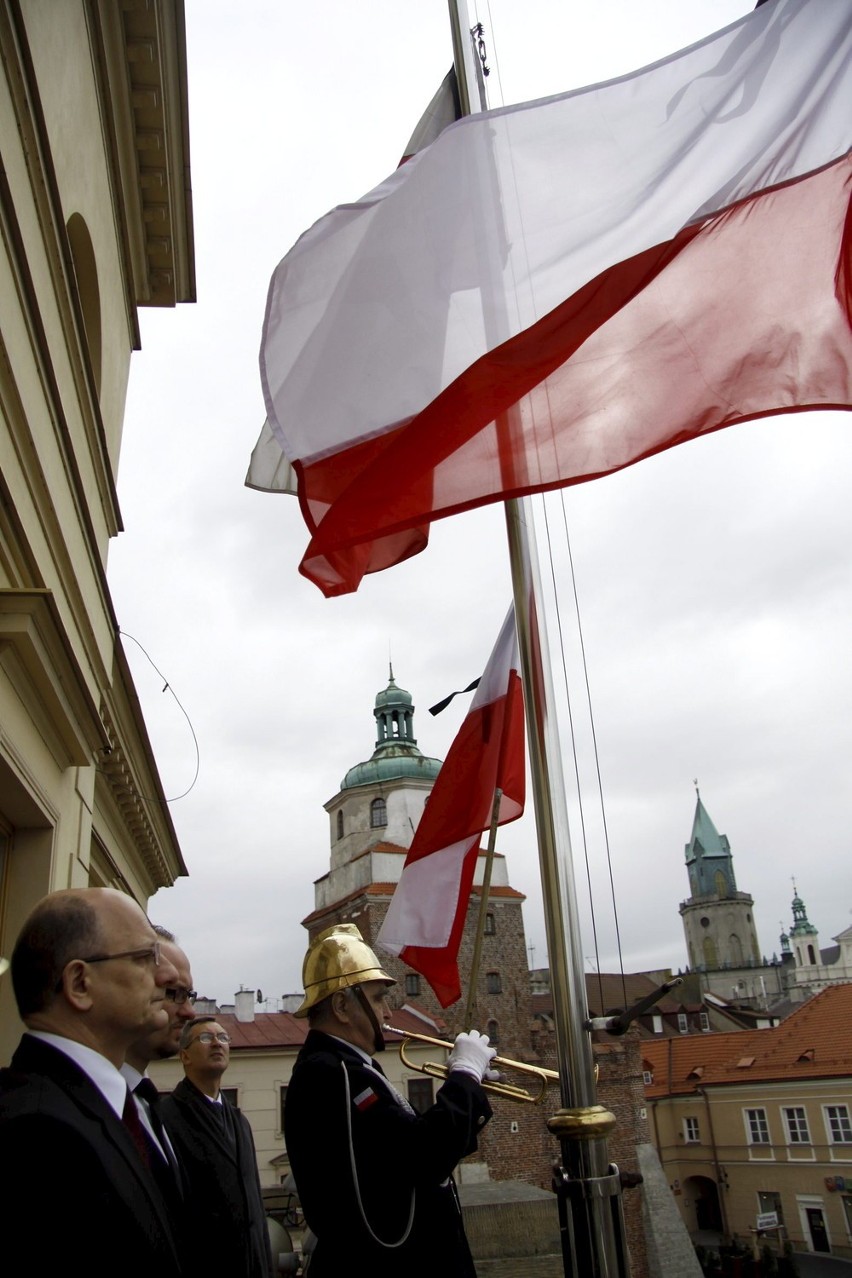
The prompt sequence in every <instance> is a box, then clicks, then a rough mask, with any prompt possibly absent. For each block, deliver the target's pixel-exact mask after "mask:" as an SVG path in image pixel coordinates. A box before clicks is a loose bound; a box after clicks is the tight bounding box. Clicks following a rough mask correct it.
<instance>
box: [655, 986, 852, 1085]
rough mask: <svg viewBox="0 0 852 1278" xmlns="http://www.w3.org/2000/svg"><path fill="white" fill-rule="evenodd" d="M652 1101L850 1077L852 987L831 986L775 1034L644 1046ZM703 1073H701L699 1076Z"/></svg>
mask: <svg viewBox="0 0 852 1278" xmlns="http://www.w3.org/2000/svg"><path fill="white" fill-rule="evenodd" d="M642 1059H643V1068H644V1069H649V1070H650V1071H651V1073H652V1074H653V1077H654V1081H653V1083H651V1084H649V1085H648V1086H646V1088H645V1094H646V1096H648V1097H649V1099H651V1098H654V1097H657V1096H672V1095H681V1094H687V1093H690V1092H694V1091H695V1089H696V1088H697V1087H698V1086H702V1087H706V1086H710V1085H716V1084H726V1083H727V1084H730V1083H742V1082H745V1081H749V1082H752V1081H756V1080H761V1081H768V1080H770V1079H785V1080H787V1079H795V1078H807V1079H811V1078H837V1077H846V1076H849V1075H850V1074H852V984H848V983H847V984H842V985H830V986H828V988H827V989H824V990H822V991H821V993H819V994H816V995H815V996H814V997H813V998H811V999H808V1001H807V1002H806V1003H803V1004H802V1005H801V1007H798V1008H797V1009H796V1011H795V1012H793V1013H792V1014H791V1015H790V1016H788V1017H787V1019H786V1020H785V1021H782V1023H781V1024H780V1025H776V1026H775V1028H774V1029H763V1030H737V1031H735V1032H733V1033H730V1034H684V1035H682V1036H680V1037H678V1038H671V1039H666V1040H664V1041H662V1042H660V1041H659V1040H656V1041H653V1040H649V1041H644V1042H643V1043H642ZM699 1071H700V1073H699Z"/></svg>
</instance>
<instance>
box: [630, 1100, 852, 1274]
mask: <svg viewBox="0 0 852 1278" xmlns="http://www.w3.org/2000/svg"><path fill="white" fill-rule="evenodd" d="M706 1096H707V1100H705V1098H704V1097H703V1096H701V1095H700V1094H694V1095H692V1096H688V1097H671V1098H667V1099H665V1100H658V1101H651V1102H650V1104H649V1118H650V1119H651V1126H652V1133H653V1135H654V1140H655V1143H656V1144H657V1148H658V1151H659V1154H660V1160H661V1162H662V1164H663V1168H664V1170H665V1173H666V1176H667V1178H668V1181H669V1185H670V1186H672V1187H673V1189H674V1192H675V1197H676V1201H677V1203H678V1206H679V1208H680V1211H681V1214H682V1216H683V1218H684V1222H685V1224H686V1226H687V1228H688V1229H689V1230H691V1231H693V1232H694V1231H695V1230H696V1228H697V1219H696V1209H695V1198H696V1193H695V1181H694V1178H695V1177H706V1178H707V1179H709V1180H711V1181H713V1182H714V1183H718V1182H719V1180H720V1179H721V1182H722V1185H723V1186H724V1185H725V1183H726V1182H727V1188H722V1189H721V1191H720V1197H721V1199H722V1205H723V1211H724V1215H725V1218H726V1223H727V1229H728V1232H730V1233H736V1234H738V1235H739V1236H740V1237H741V1238H744V1239H749V1238H750V1237H751V1235H750V1233H749V1230H750V1228H753V1227H754V1226H755V1224H756V1217H757V1212H758V1210H759V1200H758V1194H759V1192H761V1191H763V1192H775V1193H778V1194H780V1195H781V1202H782V1209H783V1215H784V1224H785V1226H786V1229H787V1232H788V1235H789V1237H790V1239H791V1240H792V1241H793V1243H794V1245H795V1246H796V1247H797V1248H798V1249H800V1250H803V1251H807V1250H810V1249H811V1240H810V1238H809V1236H808V1235H807V1232H806V1226H805V1222H804V1221H803V1219H802V1205H803V1200H805V1199H807V1200H809V1205H811V1206H816V1205H819V1206H820V1207H821V1209H822V1211H823V1215H824V1219H825V1223H826V1228H827V1230H828V1234H829V1239H830V1243H831V1249H832V1252H833V1253H834V1254H836V1255H839V1256H847V1257H852V1231H850V1227H849V1226H850V1219H852V1217H850V1216H849V1215H847V1213H846V1211H845V1209H844V1205H843V1201H842V1199H843V1193H842V1192H841V1191H838V1190H831V1189H829V1188H828V1187H827V1185H826V1178H831V1177H837V1176H841V1177H844V1179H845V1180H846V1182H847V1184H848V1185H849V1192H852V1144H847V1145H832V1144H831V1142H830V1141H829V1136H828V1125H827V1120H826V1117H825V1106H826V1105H846V1106H848V1108H849V1112H850V1114H852V1077H847V1078H842V1079H825V1080H802V1079H798V1080H790V1081H784V1082H772V1083H761V1082H756V1083H754V1084H753V1085H747V1084H744V1085H743V1086H737V1087H721V1086H720V1087H713V1088H708V1089H707V1093H706ZM708 1103H709V1111H708ZM791 1106H801V1107H803V1108H804V1109H805V1112H806V1116H807V1123H808V1131H809V1134H810V1137H811V1142H812V1143H811V1144H810V1145H801V1146H796V1145H791V1144H789V1142H788V1140H787V1131H786V1127H785V1124H784V1121H783V1117H782V1113H781V1111H782V1109H783V1108H784V1107H791ZM746 1109H764V1110H765V1111H766V1117H767V1122H768V1126H769V1136H770V1142H771V1143H770V1144H769V1145H752V1144H750V1143H749V1140H748V1137H747V1132H746V1122H745V1110H746ZM687 1117H691V1118H696V1119H697V1120H698V1125H699V1135H700V1140H699V1141H698V1142H697V1143H688V1142H687V1141H686V1139H685V1135H684V1120H685V1119H686V1118H687ZM714 1143H715V1148H714ZM678 1191H680V1192H678Z"/></svg>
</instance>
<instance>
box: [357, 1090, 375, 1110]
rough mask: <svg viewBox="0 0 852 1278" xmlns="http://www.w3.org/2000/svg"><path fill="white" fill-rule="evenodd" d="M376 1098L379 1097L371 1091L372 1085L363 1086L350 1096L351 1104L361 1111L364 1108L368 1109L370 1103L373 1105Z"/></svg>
mask: <svg viewBox="0 0 852 1278" xmlns="http://www.w3.org/2000/svg"><path fill="white" fill-rule="evenodd" d="M378 1099H379V1098H378V1096H377V1095H376V1093H375V1092H374V1091H373V1089H372V1087H365V1088H364V1090H363V1092H359V1093H358V1095H357V1096H354V1097H353V1098H352V1104H353V1105H354V1106H355V1108H356V1109H358V1110H361V1111H362V1113H363V1111H364V1110H365V1109H369V1108H370V1107H371V1106H372V1105H375V1103H376V1101H377V1100H378Z"/></svg>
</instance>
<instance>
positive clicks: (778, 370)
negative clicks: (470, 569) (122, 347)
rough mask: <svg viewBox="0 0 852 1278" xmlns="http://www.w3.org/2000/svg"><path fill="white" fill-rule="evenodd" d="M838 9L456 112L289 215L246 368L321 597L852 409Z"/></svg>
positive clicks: (844, 28)
mask: <svg viewBox="0 0 852 1278" xmlns="http://www.w3.org/2000/svg"><path fill="white" fill-rule="evenodd" d="M850 101H852V22H850V8H849V0H769V3H765V4H762V5H761V6H760V7H759V8H758V9H756V10H755V11H754V12H752V13H749V14H748V15H746V16H745V17H744V18H742V19H740V20H739V21H738V22H735V23H733V24H732V25H731V26H729V27H727V28H725V29H724V30H723V31H720V32H718V33H716V34H714V35H711V36H708V37H707V38H706V39H704V40H702V41H700V42H699V43H698V44H695V45H693V46H691V47H690V48H688V49H685V50H683V51H682V52H680V53H676V54H674V55H673V56H671V57H668V58H665V59H663V60H662V61H660V62H657V63H655V64H654V65H652V66H650V67H647V68H645V69H643V70H641V71H637V72H635V73H633V74H630V75H627V76H623V77H620V78H619V79H617V80H611V81H608V82H607V83H604V84H600V85H595V86H593V87H591V88H587V89H580V90H576V91H573V92H570V93H566V94H562V95H558V96H556V97H552V98H545V99H542V100H540V101H537V102H532V103H526V104H523V105H520V106H514V107H506V108H502V109H499V110H495V111H489V112H486V113H485V114H482V115H477V116H468V117H466V118H464V119H461V120H459V121H457V122H456V123H455V124H451V125H450V126H449V127H448V128H446V129H445V130H444V131H443V133H442V134H441V135H440V137H439V138H438V139H437V141H435V142H434V143H433V144H432V145H431V146H430V147H428V148H427V149H426V150H424V151H421V152H419V153H418V154H417V155H415V156H413V157H412V158H411V159H410V160H409V161H408V162H407V163H406V164H404V165H403V166H402V167H401V168H399V169H397V170H396V171H395V172H394V173H393V174H392V175H391V176H390V177H389V178H388V179H387V180H386V181H385V182H383V183H382V184H381V185H380V186H378V187H377V188H376V189H375V190H373V191H371V192H370V193H369V194H368V195H366V196H364V197H363V199H361V200H359V201H358V202H356V203H355V204H350V205H345V206H341V207H339V208H337V209H335V210H333V211H332V212H331V213H329V214H327V215H326V216H325V217H324V218H322V219H321V220H320V221H319V222H317V223H316V224H315V225H314V226H313V227H312V228H311V229H310V230H308V231H307V232H306V233H305V234H304V235H303V236H302V237H301V239H300V240H299V241H298V242H297V244H296V245H295V246H294V248H293V249H292V250H291V251H290V253H288V255H287V256H286V257H285V258H284V260H283V261H282V262H281V263H280V264H279V266H278V267H277V269H276V271H275V273H274V275H273V277H272V282H271V285H270V289H269V295H268V302H267V308H266V316H265V322H264V330H263V341H262V349H261V378H262V382H263V389H264V396H265V401H266V408H267V413H268V417H269V423H270V429H271V430H272V431H273V432H274V434H275V437H276V439H277V440H278V441H279V443H280V445H281V448H282V449H283V451H284V453H285V454H286V456H287V458H288V459H289V460H290V462H291V463H292V465H293V467H294V469H295V472H296V474H297V476H298V485H299V500H300V503H301V507H302V511H303V515H304V518H305V520H306V523H307V525H308V529H309V531H310V534H311V542H310V545H309V547H308V550H307V552H306V554H305V557H304V559H303V561H302V565H301V570H302V571H303V572H304V573H305V574H306V575H307V576H308V577H310V578H311V579H312V580H314V581H315V582H316V583H317V584H318V585H319V586H320V588H321V589H322V590H323V591H324V592H325V593H326V594H328V595H334V594H340V593H343V592H345V591H350V590H353V589H355V588H356V587H357V585H358V583H359V581H360V580H361V577H362V576H363V574H364V573H366V572H374V571H377V570H379V569H381V568H384V567H387V566H388V565H390V564H392V563H396V562H399V561H400V560H401V559H404V558H406V557H407V556H408V555H411V554H414V553H416V552H417V551H418V550H421V549H422V548H423V547H424V545H425V543H426V529H427V527H428V524H429V522H430V521H431V520H433V519H436V518H441V517H443V516H446V515H450V514H453V513H454V512H456V511H461V510H465V509H468V508H471V507H474V506H479V505H482V504H484V503H486V502H491V501H496V500H501V499H504V498H506V497H514V496H519V495H522V494H524V493H529V492H535V491H540V490H545V489H549V488H555V487H559V486H560V485H564V484H570V483H577V482H580V481H582V480H588V479H592V478H595V477H596V476H599V475H605V474H608V473H610V472H612V471H615V470H618V469H619V468H621V467H624V466H627V465H630V464H631V463H633V462H636V461H638V460H640V459H641V458H644V457H648V456H650V455H652V454H653V453H656V452H659V451H661V450H662V449H665V448H669V447H671V446H672V445H674V444H677V443H681V442H683V441H684V440H687V439H692V438H695V437H697V436H699V435H701V434H703V433H706V432H709V431H713V430H718V429H720V428H721V427H724V426H728V425H732V424H734V423H736V422H741V421H746V420H748V419H751V418H756V417H761V416H764V415H767V414H772V413H778V412H792V411H799V410H802V409H814V408H848V407H850V406H852V326H850V313H851V312H852V283H850V271H851V270H852V267H850V243H851V242H852V230H850V219H849V191H850V180H852V156H850V144H852V114H851V113H850V110H849V103H850Z"/></svg>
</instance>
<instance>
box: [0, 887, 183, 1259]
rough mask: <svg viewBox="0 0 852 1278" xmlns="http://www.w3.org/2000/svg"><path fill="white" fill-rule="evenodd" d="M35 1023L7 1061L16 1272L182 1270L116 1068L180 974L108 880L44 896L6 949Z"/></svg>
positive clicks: (29, 1022) (5, 1107)
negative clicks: (98, 885) (12, 946)
mask: <svg viewBox="0 0 852 1278" xmlns="http://www.w3.org/2000/svg"><path fill="white" fill-rule="evenodd" d="M12 981H13V985H14V989H15V998H16V1000H17V1003H18V1011H19V1013H20V1015H21V1019H22V1020H23V1021H24V1023H25V1025H26V1026H27V1030H28V1032H27V1033H26V1034H24V1036H23V1038H22V1040H21V1043H20V1046H19V1047H18V1050H17V1051H16V1052H15V1055H14V1057H13V1059H12V1064H11V1068H9V1069H4V1070H2V1071H0V1168H2V1171H0V1176H2V1184H0V1202H2V1205H3V1214H4V1219H5V1220H6V1221H7V1222H9V1225H10V1227H11V1228H13V1229H14V1232H15V1236H16V1237H17V1238H18V1239H19V1240H20V1242H21V1248H20V1251H19V1255H20V1261H19V1262H15V1261H14V1260H9V1259H8V1256H7V1265H6V1272H8V1273H9V1274H10V1275H19V1274H20V1275H23V1274H34V1273H48V1272H51V1271H52V1270H53V1269H54V1268H56V1269H63V1270H65V1269H67V1270H68V1271H69V1272H73V1273H80V1274H85V1275H86V1278H115V1275H116V1274H121V1275H122V1278H150V1275H151V1274H152V1273H156V1274H157V1278H178V1275H179V1274H180V1272H181V1270H180V1265H179V1260H178V1253H177V1248H176V1245H175V1238H174V1234H173V1231H172V1226H171V1223H170V1220H169V1216H168V1213H167V1210H166V1205H165V1203H164V1201H163V1197H162V1195H161V1193H160V1190H159V1189H158V1187H157V1184H156V1181H155V1179H154V1177H153V1175H152V1173H151V1170H150V1166H149V1163H148V1159H147V1156H146V1154H145V1151H144V1141H143V1138H142V1133H141V1130H140V1129H139V1120H138V1116H137V1115H136V1111H135V1107H134V1106H133V1102H132V1098H131V1097H130V1095H129V1093H128V1089H127V1084H126V1083H125V1081H124V1079H123V1078H122V1076H121V1074H120V1072H119V1068H120V1066H121V1064H122V1062H123V1060H124V1057H125V1053H126V1052H127V1049H128V1047H129V1046H130V1044H131V1043H132V1042H133V1041H134V1039H136V1038H138V1037H139V1035H140V1034H141V1033H143V1032H145V1031H146V1030H147V1029H155V1028H158V1027H161V1026H163V1025H165V1024H166V1020H167V1017H166V1013H165V1011H164V1010H163V991H164V989H165V987H166V986H167V985H173V984H174V983H175V982H176V981H177V971H176V969H175V968H174V967H173V966H172V965H171V964H170V963H169V962H168V960H167V959H165V957H162V956H161V954H160V947H159V940H158V938H157V936H156V934H155V932H154V931H153V929H152V927H151V924H150V923H149V922H148V919H147V918H146V916H145V914H144V913H143V911H142V910H141V909H140V907H139V906H138V905H137V904H136V902H135V901H133V900H132V899H131V898H130V897H129V896H126V895H124V893H121V892H115V891H112V890H111V889H107V888H90V889H74V890H69V891H64V892H54V893H52V894H51V895H50V896H48V897H45V898H44V899H43V900H42V901H41V902H39V904H38V905H37V906H36V908H35V909H34V910H33V912H32V914H31V915H30V917H29V918H28V919H27V921H26V922H25V924H24V926H23V929H22V931H21V934H20V936H19V938H18V941H17V944H16V946H15V950H14V953H13V955H12Z"/></svg>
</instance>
